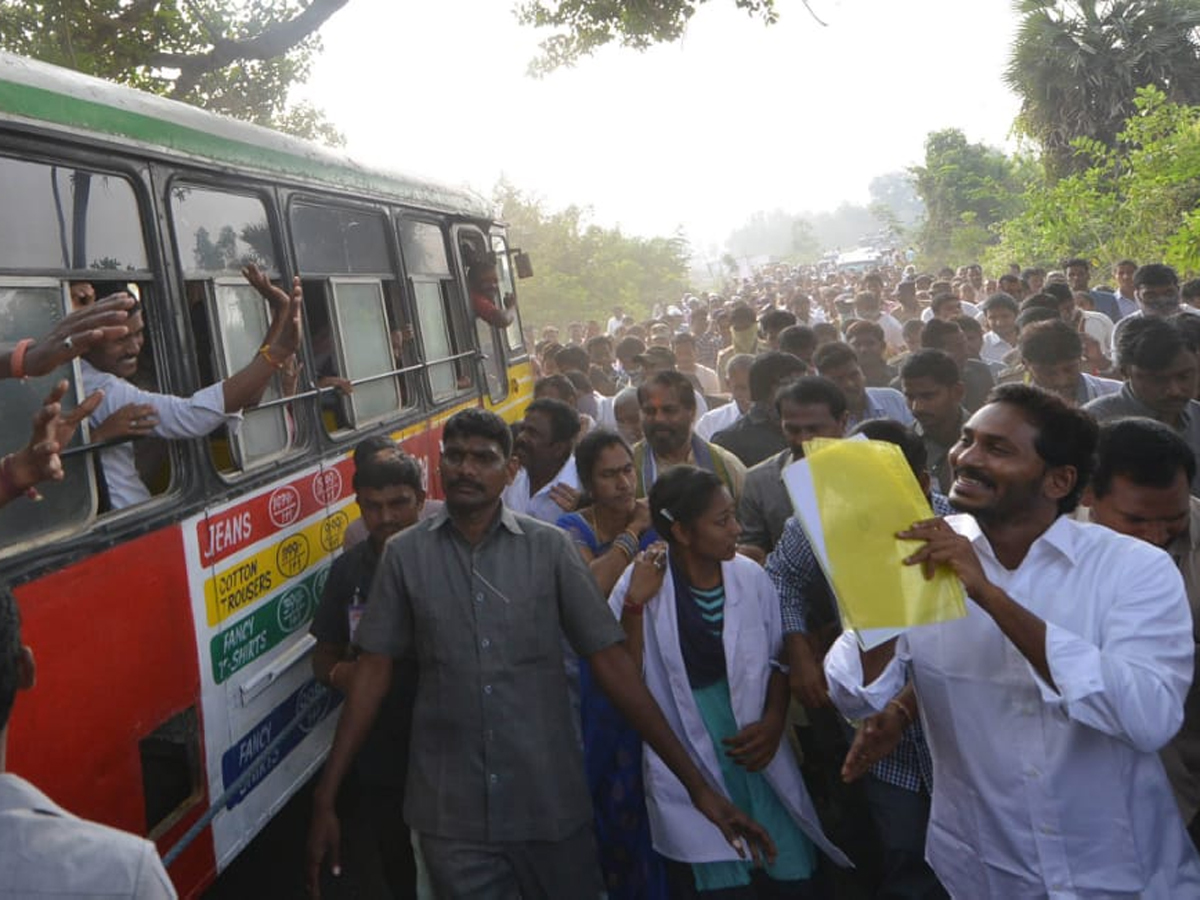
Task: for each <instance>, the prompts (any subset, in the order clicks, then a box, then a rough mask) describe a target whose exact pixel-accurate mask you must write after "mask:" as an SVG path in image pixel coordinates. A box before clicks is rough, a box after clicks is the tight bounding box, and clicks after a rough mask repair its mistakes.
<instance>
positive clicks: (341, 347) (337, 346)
mask: <svg viewBox="0 0 1200 900" xmlns="http://www.w3.org/2000/svg"><path fill="white" fill-rule="evenodd" d="M325 283H326V284H327V285H328V290H329V297H328V300H329V306H330V310H329V313H330V315H329V324H330V327H331V328H332V329H333V336H334V350H335V352H336V353H337V360H338V370H339V371H341V372H344V373H349V371H350V369H349V360H348V354H349V348H348V347H347V346H346V342H345V340H344V337H345V334H344V331H343V329H344V325H343V323H342V317H341V309H340V308H339V304H338V303H337V286H338V285H342V284H347V285H353V284H369V285H372V286H374V287H377V288H378V289H379V311H380V312H381V313H382V314H383V320H384V322H385V324H387V325H389V326H390V325H391V324H392V322H391V321H390V320H389V319H388V297H387V289H386V288H385V287H384V284H383V280H382V279H380V278H377V277H374V276H371V275H361V276H360V275H330V276H329V277H328V278H326V279H325ZM388 345H389V347H390V346H391V332H390V329H389V336H388ZM389 354H390V350H389ZM402 368H403V366H400V367H397V366H396V364H395V359H394V358H393V359H392V368H391V369H390V370H385V371H382V372H376V373H374V374H373V375H370V376H366V377H364V378H359V379H353V380H351V382H350V383H351V384H352V385H359V384H365V383H369V382H375V381H382V380H384V379H386V378H389V377H391V378H392V379H393V384H394V386H395V389H396V406H395V407H393V408H392V409H390V410H388V411H387V412H384V413H381V414H380V415H377V416H372V417H370V418H363V419H361V420H360V419H359V412H358V407H357V406H356V405H355V403H354V395H353V394H351V395H350V396H349V397H347V398H345V400H346V401H347V402H346V403H345V406H346V409H347V410H348V411H349V416H348V418H349V420H350V428H349V429H346V430H349V431H352V432H355V433H358V432H360V431H362V429H364V428H369V427H371V426H372V425H378V424H379V423H380V422H382V421H384V420H388V419H393V418H397V417H398V416H399V415H400V414H401V413H403V412H404V411H405V409H406V407H405V405H404V391H403V390H402V389H401V385H400V379H401V378H402V377H403V376H401V375H396V372H398V371H400V370H401V369H402Z"/></svg>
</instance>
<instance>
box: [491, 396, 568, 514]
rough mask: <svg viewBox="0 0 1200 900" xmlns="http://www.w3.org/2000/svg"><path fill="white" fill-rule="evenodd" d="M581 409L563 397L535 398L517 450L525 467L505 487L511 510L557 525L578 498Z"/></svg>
mask: <svg viewBox="0 0 1200 900" xmlns="http://www.w3.org/2000/svg"><path fill="white" fill-rule="evenodd" d="M578 434H579V413H578V412H577V411H576V410H575V409H573V408H572V407H571V406H570V405H569V404H567V403H563V402H562V401H561V400H551V399H549V398H542V399H540V400H534V401H533V402H532V403H530V404H529V406H528V408H527V409H526V410H525V418H524V420H523V421H522V422H521V426H520V430H519V431H518V432H517V437H516V440H515V441H513V453H514V455H515V456H516V458H517V459H518V460H519V461H520V463H521V468H520V469H519V470H518V472H517V474H516V476H514V478H513V480H512V484H510V485H509V486H508V487H507V488H505V489H504V505H505V506H507V507H508V508H509V509H511V510H512V511H513V512H516V513H521V514H522V515H526V516H532V517H533V518H535V519H540V520H541V521H543V522H549V523H550V524H551V525H553V524H554V523H555V522H557V521H558V517H559V516H561V515H562V514H563V512H564V511H565V512H570V511H571V510H573V509H574V508H575V502H576V501H577V500H578V499H579V475H578V473H576V471H575V437H576V435H578Z"/></svg>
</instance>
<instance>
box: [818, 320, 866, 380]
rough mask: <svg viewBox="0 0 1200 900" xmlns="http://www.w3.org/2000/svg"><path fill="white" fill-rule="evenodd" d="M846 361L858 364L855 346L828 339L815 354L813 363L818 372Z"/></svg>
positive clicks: (844, 363) (834, 367)
mask: <svg viewBox="0 0 1200 900" xmlns="http://www.w3.org/2000/svg"><path fill="white" fill-rule="evenodd" d="M823 324H825V323H823ZM846 363H854V364H855V365H858V354H857V353H855V352H854V348H853V347H851V346H850V345H849V344H845V343H842V342H841V341H828V342H827V343H824V344H822V345H821V346H820V347H818V348H817V350H816V352H815V353H814V354H813V365H814V366H816V367H817V371H818V372H827V371H829V370H830V369H836V368H838V367H839V366H844V365H846Z"/></svg>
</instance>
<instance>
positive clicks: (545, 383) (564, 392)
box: [533, 375, 579, 403]
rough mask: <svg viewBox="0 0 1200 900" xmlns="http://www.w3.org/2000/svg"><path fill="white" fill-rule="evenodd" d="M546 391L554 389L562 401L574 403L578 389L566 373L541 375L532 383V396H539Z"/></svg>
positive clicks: (577, 397)
mask: <svg viewBox="0 0 1200 900" xmlns="http://www.w3.org/2000/svg"><path fill="white" fill-rule="evenodd" d="M546 391H554V392H555V393H557V394H558V395H559V397H560V398H570V399H564V400H563V402H564V403H575V402H576V401H577V400H578V399H579V389H578V388H577V387H575V382H573V381H572V380H571V379H570V378H568V377H567V376H566V375H543V376H542V377H541V378H539V379H538V380H537V381H535V382H534V383H533V396H534V397H538V398H541V397H542V396H543V395H544V394H545V393H546Z"/></svg>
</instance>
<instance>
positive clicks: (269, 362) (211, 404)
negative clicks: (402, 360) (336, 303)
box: [80, 266, 303, 509]
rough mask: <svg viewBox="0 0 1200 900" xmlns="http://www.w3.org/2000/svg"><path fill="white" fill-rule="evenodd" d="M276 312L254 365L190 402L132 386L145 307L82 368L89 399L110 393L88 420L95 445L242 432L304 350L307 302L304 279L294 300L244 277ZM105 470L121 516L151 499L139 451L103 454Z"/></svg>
mask: <svg viewBox="0 0 1200 900" xmlns="http://www.w3.org/2000/svg"><path fill="white" fill-rule="evenodd" d="M242 274H243V275H244V276H245V277H246V280H247V281H249V282H250V283H251V284H252V285H254V287H255V288H256V289H257V290H258V292H259V293H260V294H262V296H263V298H264V299H265V300H266V301H267V302H268V303H269V304H270V306H271V324H270V327H269V328H268V329H267V335H266V337H265V338H264V339H263V344H262V347H261V349H260V350H259V352H258V353H256V354H255V355H254V358H253V359H252V360H250V362H248V363H247V364H246V365H245V366H243V367H242V368H241V369H240V370H238V371H237V372H235V373H234V374H232V375H230V376H229V377H228V378H226V379H225V380H224V381H219V382H217V383H215V384H210V385H209V386H208V387H206V388H202V389H201V390H199V391H197V392H196V393H194V394H193V395H192V396H190V397H175V396H172V395H170V394H156V393H154V392H152V391H143V390H142V389H141V388H138V387H136V386H134V385H133V384H131V383H130V382H129V381H128V379H129V378H131V377H133V375H134V373H135V372H137V365H138V355H139V354H140V353H141V352H142V345H143V344H144V342H145V329H146V325H145V321H144V319H143V318H142V314H141V310H140V308H138V307H135V308H134V309H132V310H130V313H129V318H128V319H127V320H126V325H128V327H129V331H128V333H127V334H125V335H124V336H122V337H119V338H116V339H113V340H108V341H105V342H103V343H101V344H98V345H97V346H96V347H94V348H93V349H91V350H90V351H88V353H87V354H86V355H85V356H84V357H83V360H82V362H81V364H80V368H81V370H82V372H83V388H84V391H85V393H88V394H90V393H92V392H93V391H97V390H102V391H104V399H103V400H102V401H101V402H100V405H99V406H98V407H97V408H96V410H95V411H94V412H93V413H92V414H91V416H90V417H89V419H88V422H89V423H90V425H91V427H92V435H91V437H92V440H93V441H97V442H99V441H108V440H113V439H120V438H139V437H147V436H153V437H161V438H171V439H179V438H195V437H203V436H204V435H207V434H210V433H211V432H213V431H215V430H216V429H217V428H220V427H221V426H222V425H229V426H230V427H231V428H236V427H237V425H238V424H240V420H241V412H242V409H243V408H245V407H247V406H251V405H253V404H255V403H257V402H258V400H259V398H260V397H261V396H262V394H263V391H265V390H266V389H267V385H268V384H269V383H270V381H271V379H272V378H273V377H274V376H275V375H276V373H277V372H279V370H280V369H282V368H283V366H284V364H285V363H286V362H287V361H288V360H290V359H291V358H292V357H293V356H294V355H295V353H296V348H297V347H299V346H300V310H301V306H302V305H303V298H302V296H301V293H300V279H299V278H296V279H295V280H294V283H293V286H292V293H291V295H290V296H289V295H288V294H287V293H285V292H284V291H283V290H282V289H280V288H277V287H275V286H274V285H272V284H271V282H270V280H269V279H268V278H267V276H266V275H264V274H263V273H262V272H260V271H259V270H258V269H257V268H255V267H254V266H248V267H247V268H245V269H243V270H242ZM100 468H101V470H102V472H103V474H104V481H105V484H106V487H107V490H108V501H109V505H110V506H111V507H112V508H113V509H121V508H123V507H126V506H131V505H133V504H134V503H141V502H142V501H144V500H149V499H150V490H149V488H147V487H146V485H145V484H144V483H143V482H142V479H141V477H140V476H139V475H138V472H137V467H136V465H135V463H134V454H133V444H132V443H131V442H130V441H128V440H126V441H124V443H120V444H117V445H116V446H113V447H109V448H107V449H105V450H102V451H100Z"/></svg>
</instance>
